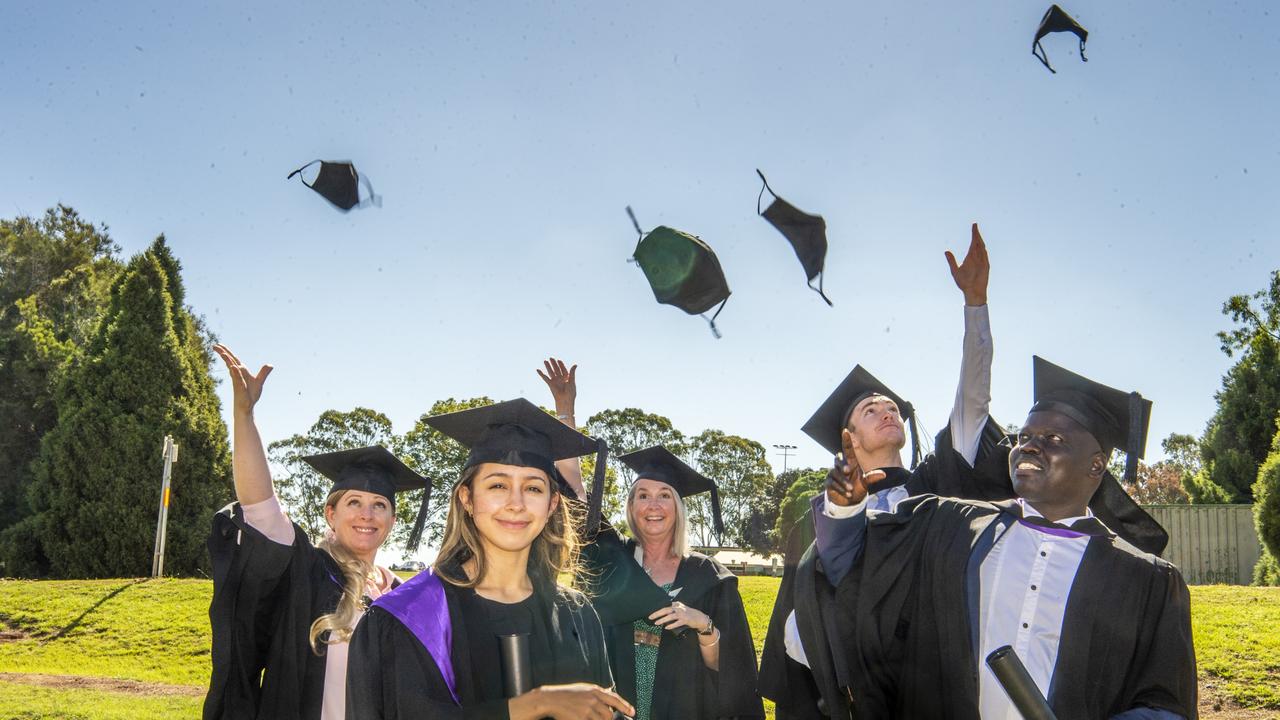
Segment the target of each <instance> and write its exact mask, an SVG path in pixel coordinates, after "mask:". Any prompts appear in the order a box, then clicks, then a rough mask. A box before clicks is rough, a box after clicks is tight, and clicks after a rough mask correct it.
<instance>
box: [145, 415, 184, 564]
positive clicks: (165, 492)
mask: <svg viewBox="0 0 1280 720" xmlns="http://www.w3.org/2000/svg"><path fill="white" fill-rule="evenodd" d="M176 462H178V444H177V443H175V442H174V441H173V437H172V436H169V435H165V436H164V479H163V481H162V482H161V485H160V516H159V517H158V518H157V519H156V550H155V554H154V555H153V556H152V558H151V577H164V539H165V535H166V534H167V531H168V529H169V479H170V478H171V477H172V476H173V464H174V463H176Z"/></svg>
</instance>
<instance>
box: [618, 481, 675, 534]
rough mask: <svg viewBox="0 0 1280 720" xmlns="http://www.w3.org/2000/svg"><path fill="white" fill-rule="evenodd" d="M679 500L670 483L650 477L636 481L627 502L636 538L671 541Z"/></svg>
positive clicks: (628, 513)
mask: <svg viewBox="0 0 1280 720" xmlns="http://www.w3.org/2000/svg"><path fill="white" fill-rule="evenodd" d="M679 502H680V496H679V495H677V494H676V491H675V488H672V487H671V486H670V485H668V484H666V483H664V482H661V481H659V480H654V479H652V478H640V479H639V480H637V481H636V482H635V484H634V485H632V486H631V497H630V499H629V500H628V501H627V515H628V517H629V519H630V520H631V528H632V530H633V532H635V533H636V534H637V535H638V536H639V537H638V538H637V539H644V540H649V541H665V542H668V543H670V542H672V541H673V540H674V539H675V530H676V525H677V521H678V518H679V514H678V513H679V510H678V508H677V507H676V504H677V503H679Z"/></svg>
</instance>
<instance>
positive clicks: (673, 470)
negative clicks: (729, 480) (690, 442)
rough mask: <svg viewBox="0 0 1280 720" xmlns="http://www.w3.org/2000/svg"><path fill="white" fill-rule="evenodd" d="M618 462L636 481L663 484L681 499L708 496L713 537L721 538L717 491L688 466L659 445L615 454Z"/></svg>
mask: <svg viewBox="0 0 1280 720" xmlns="http://www.w3.org/2000/svg"><path fill="white" fill-rule="evenodd" d="M618 459H619V460H621V461H622V462H623V463H624V464H626V466H627V467H629V468H631V469H632V470H635V471H636V479H637V480H641V479H645V478H647V479H649V480H657V481H658V482H664V483H666V484H668V485H670V486H671V487H672V488H673V489H675V491H676V494H678V495H679V496H680V497H682V498H687V497H689V496H690V495H697V494H698V493H704V492H709V493H711V517H712V520H713V521H714V522H715V528H716V535H719V536H723V535H724V519H723V518H722V517H721V515H720V490H719V489H718V488H716V483H715V481H714V480H712V479H711V478H709V477H707V476H706V475H703V474H702V473H700V472H698V471H697V470H694V469H693V468H691V467H689V466H688V465H686V464H685V463H684V461H683V460H681V459H680V458H678V457H676V456H675V454H674V453H672V452H671V451H670V450H668V449H666V448H665V447H663V446H661V445H654V446H653V447H647V448H645V449H643V450H636V451H635V452H629V453H627V454H626V455H619V456H618Z"/></svg>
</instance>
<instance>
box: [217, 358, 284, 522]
mask: <svg viewBox="0 0 1280 720" xmlns="http://www.w3.org/2000/svg"><path fill="white" fill-rule="evenodd" d="M213 351H214V352H216V353H218V357H220V358H222V362H224V363H226V365H227V372H228V373H229V374H230V376H231V394H232V398H233V401H232V410H231V418H232V437H233V445H232V452H231V472H232V475H233V477H234V478H235V486H236V499H237V500H239V501H240V504H241V505H253V504H255V503H260V502H262V501H264V500H268V499H270V498H272V497H274V496H275V488H274V487H273V486H272V484H271V470H270V468H269V467H268V466H267V453H266V450H264V449H263V447H262V437H261V436H260V435H259V434H258V426H257V425H256V424H255V423H254V421H253V407H254V405H257V404H258V399H259V398H261V397H262V386H263V384H264V383H266V381H267V376H268V375H270V374H271V370H272V368H271V366H270V365H263V366H262V368H261V369H260V370H258V374H257V375H254V374H253V373H251V372H249V368H247V367H245V366H244V363H242V362H240V358H238V357H236V356H235V353H232V352H231V350H230V349H229V348H228V347H227V346H225V345H214V346H213Z"/></svg>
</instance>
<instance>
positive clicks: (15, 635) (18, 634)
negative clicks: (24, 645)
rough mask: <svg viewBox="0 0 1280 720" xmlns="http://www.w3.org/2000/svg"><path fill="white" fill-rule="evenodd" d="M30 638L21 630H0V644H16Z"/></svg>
mask: <svg viewBox="0 0 1280 720" xmlns="http://www.w3.org/2000/svg"><path fill="white" fill-rule="evenodd" d="M30 637H31V636H30V635H28V634H27V633H24V632H22V631H21V630H13V629H11V628H4V629H0V643H7V642H17V641H18V640H27V639H29V638H30Z"/></svg>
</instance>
